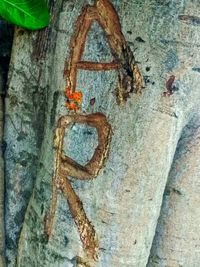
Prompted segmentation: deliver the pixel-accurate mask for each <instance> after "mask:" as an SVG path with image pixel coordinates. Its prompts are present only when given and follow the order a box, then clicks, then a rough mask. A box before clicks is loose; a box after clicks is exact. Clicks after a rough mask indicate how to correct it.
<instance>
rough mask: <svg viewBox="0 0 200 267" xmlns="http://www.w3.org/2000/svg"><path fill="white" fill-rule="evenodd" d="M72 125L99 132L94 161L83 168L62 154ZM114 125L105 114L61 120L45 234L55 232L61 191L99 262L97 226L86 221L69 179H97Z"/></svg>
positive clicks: (88, 250)
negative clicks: (65, 138) (77, 124)
mask: <svg viewBox="0 0 200 267" xmlns="http://www.w3.org/2000/svg"><path fill="white" fill-rule="evenodd" d="M71 123H83V124H87V125H88V126H91V127H95V128H96V129H97V133H98V146H97V148H96V149H95V152H94V155H93V156H92V158H91V160H90V161H89V162H88V163H87V164H86V165H85V166H82V165H80V164H78V163H77V162H75V161H74V160H72V159H71V158H69V157H67V156H66V155H64V153H63V142H64V135H65V130H66V128H67V127H68V126H69V125H70V124H71ZM111 133H112V131H111V126H110V124H109V123H108V121H107V119H106V117H105V115H103V114H102V113H95V114H90V115H78V114H75V115H67V116H62V117H61V118H60V119H59V121H58V127H57V129H56V134H55V140H54V145H55V149H56V156H55V162H54V176H53V190H52V199H51V205H50V210H49V213H48V215H47V216H46V217H45V228H44V231H45V234H46V236H47V238H48V239H49V238H50V237H51V235H52V229H53V224H54V218H55V211H56V206H57V194H58V192H59V191H61V192H62V193H63V195H64V196H65V197H66V199H67V202H68V205H69V209H70V211H71V214H72V217H73V219H74V221H75V223H76V225H77V228H78V231H79V234H80V239H81V241H82V244H83V247H84V249H85V251H86V253H87V255H88V256H90V257H91V258H93V259H94V260H97V258H98V249H99V244H98V240H97V235H96V233H95V229H94V226H93V225H92V223H91V222H90V221H89V219H88V218H87V215H86V213H85V211H84V208H83V204H82V202H81V200H80V199H79V197H78V196H77V194H76V193H75V191H74V189H73V188H72V186H71V184H70V181H69V180H68V178H67V177H68V176H71V177H74V178H76V179H82V180H87V179H94V178H95V177H97V175H98V173H99V171H100V169H101V168H102V166H103V164H104V162H105V160H106V158H107V155H108V149H109V144H110V141H111Z"/></svg>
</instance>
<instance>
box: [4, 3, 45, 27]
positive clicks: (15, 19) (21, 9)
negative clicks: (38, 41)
mask: <svg viewBox="0 0 200 267" xmlns="http://www.w3.org/2000/svg"><path fill="white" fill-rule="evenodd" d="M0 16H2V17H3V18H4V19H5V20H7V21H9V22H11V23H14V24H16V25H18V26H20V27H23V28H26V29H29V30H38V29H41V28H44V27H46V26H47V25H48V24H49V12H48V8H47V5H46V1H45V0H0Z"/></svg>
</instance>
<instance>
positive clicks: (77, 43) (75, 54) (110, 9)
mask: <svg viewBox="0 0 200 267" xmlns="http://www.w3.org/2000/svg"><path fill="white" fill-rule="evenodd" d="M94 21H97V22H98V23H99V25H100V26H101V27H102V28H103V30H104V32H105V34H106V36H107V40H108V43H109V46H110V48H111V52H112V55H113V61H112V62H110V63H106V62H88V61H82V60H81V57H82V54H83V51H84V47H85V42H86V38H87V34H88V31H89V30H90V27H91V24H92V23H93V22H94ZM70 47H71V53H70V59H69V60H68V62H67V61H66V64H65V78H66V82H67V87H69V88H70V90H71V93H73V92H75V91H76V79H77V71H78V69H84V70H91V71H102V70H103V71H107V70H113V69H116V70H118V72H119V75H118V78H119V86H118V91H117V93H116V95H117V101H118V103H122V102H124V101H125V100H126V99H127V98H128V97H129V94H130V93H131V92H135V93H137V92H141V90H142V88H143V79H142V76H141V74H140V71H139V68H138V66H137V64H136V62H135V58H134V56H133V53H132V51H131V49H130V48H129V46H128V45H127V42H126V40H125V38H124V35H123V33H122V31H121V25H120V20H119V17H118V14H117V12H116V10H115V8H114V6H113V5H112V3H111V2H110V1H109V0H96V2H95V4H94V6H90V5H87V6H86V7H85V8H84V9H83V11H82V14H81V15H80V16H79V17H78V20H77V22H76V28H75V33H74V37H73V38H72V40H71V44H70Z"/></svg>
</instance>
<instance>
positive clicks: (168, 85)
mask: <svg viewBox="0 0 200 267" xmlns="http://www.w3.org/2000/svg"><path fill="white" fill-rule="evenodd" d="M175 78H176V77H175V76H174V75H171V76H170V77H169V79H168V80H167V81H166V89H167V91H166V92H164V95H165V96H170V95H172V94H173V83H174V81H175Z"/></svg>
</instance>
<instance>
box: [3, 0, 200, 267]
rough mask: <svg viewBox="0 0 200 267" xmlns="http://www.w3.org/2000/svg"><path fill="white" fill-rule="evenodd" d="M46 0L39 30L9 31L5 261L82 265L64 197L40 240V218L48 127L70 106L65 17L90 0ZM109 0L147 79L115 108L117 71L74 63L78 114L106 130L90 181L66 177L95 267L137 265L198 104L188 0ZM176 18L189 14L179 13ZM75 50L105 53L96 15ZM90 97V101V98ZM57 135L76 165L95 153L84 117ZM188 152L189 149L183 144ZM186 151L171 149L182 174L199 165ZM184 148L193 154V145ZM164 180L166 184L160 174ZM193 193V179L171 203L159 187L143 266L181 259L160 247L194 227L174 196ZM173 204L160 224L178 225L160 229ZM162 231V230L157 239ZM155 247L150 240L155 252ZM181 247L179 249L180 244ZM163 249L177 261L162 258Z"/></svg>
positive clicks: (70, 21)
mask: <svg viewBox="0 0 200 267" xmlns="http://www.w3.org/2000/svg"><path fill="white" fill-rule="evenodd" d="M50 2H51V3H50V5H51V12H52V14H53V17H52V22H51V25H50V27H49V28H48V29H45V30H43V31H40V32H36V33H29V32H26V31H22V30H16V32H15V37H14V45H13V50H12V58H11V64H10V72H9V89H8V95H7V98H6V120H5V140H6V142H7V149H6V153H5V161H6V165H5V171H6V214H5V216H6V238H7V239H6V240H7V250H6V254H7V259H8V266H9V267H14V266H20V267H25V266H26V267H29V266H30V267H33V266H34V267H40V266H41V267H44V266H48V267H49V266H52V267H57V266H59V267H61V266H63V267H64V266H66V267H75V266H83V265H80V264H78V263H77V259H78V257H81V258H84V259H86V260H87V257H86V255H85V253H84V251H83V249H82V244H81V242H80V240H79V235H78V232H77V229H76V226H75V224H74V221H73V218H72V217H71V214H70V212H69V209H68V205H67V201H66V199H65V198H64V197H63V195H62V194H60V196H59V203H58V207H57V213H56V220H55V224H54V231H53V236H52V238H51V239H50V241H49V242H48V243H46V242H45V240H44V216H45V214H46V212H47V210H48V208H49V205H50V199H51V190H52V188H51V185H52V174H53V161H54V150H53V136H54V129H55V127H56V121H57V119H58V118H59V117H60V116H61V115H64V114H67V113H68V111H67V109H66V107H65V106H64V94H63V90H64V88H65V81H64V79H63V69H64V61H65V58H68V57H69V49H70V48H69V44H70V40H71V37H72V35H73V31H74V23H75V21H76V19H77V17H78V16H79V14H80V12H81V9H82V7H83V6H85V4H86V3H87V2H89V1H83V0H81V1H80V0H79V1H78V0H77V1H58V2H56V1H55V2H54V1H50ZM112 3H113V4H114V6H115V8H116V10H117V11H118V14H119V17H120V20H121V24H122V31H123V33H124V35H125V38H126V40H127V42H128V43H129V45H130V47H131V49H132V51H134V55H135V58H136V60H137V61H138V62H139V64H138V65H139V68H140V69H141V72H142V74H143V77H144V79H145V83H146V84H145V88H144V90H143V92H142V94H141V95H136V94H132V96H131V97H130V98H129V99H128V101H127V103H126V104H125V105H124V106H121V107H120V106H118V105H117V103H116V98H115V95H114V93H113V92H114V91H115V89H116V87H117V73H116V72H115V71H108V72H98V73H97V72H89V71H79V75H78V80H77V88H78V89H80V90H81V91H82V92H83V94H84V100H83V107H82V111H83V112H85V113H87V114H88V113H94V112H102V113H104V114H105V115H106V116H107V118H108V121H109V123H110V124H111V125H112V130H113V136H112V142H111V148H110V153H109V157H108V160H107V162H106V164H105V167H104V168H103V169H102V170H101V172H100V174H99V175H98V177H97V178H96V179H95V180H92V181H78V180H74V179H70V180H71V183H72V186H73V188H74V189H75V191H76V193H77V194H78V195H79V197H80V199H81V201H82V202H83V205H84V208H85V211H86V213H87V215H88V217H89V219H90V220H91V222H92V224H93V225H94V226H95V229H96V232H97V234H98V238H99V241H100V247H101V249H100V256H99V260H98V261H97V262H96V263H95V264H94V266H97V267H121V266H124V267H145V266H146V265H147V262H148V258H149V254H150V249H151V245H152V241H153V238H154V234H155V228H156V225H157V220H158V217H159V214H160V208H161V204H162V198H163V193H164V190H165V186H166V183H167V179H168V174H169V172H170V169H171V165H172V162H173V159H174V155H175V151H176V147H177V144H178V141H179V139H180V137H181V134H182V132H183V129H186V128H185V127H186V125H187V124H188V123H189V122H190V121H191V119H192V117H193V116H194V115H195V114H198V113H199V108H198V107H199V104H200V103H199V102H200V90H199V84H200V74H199V64H200V62H199V61H200V57H199V47H200V43H199V25H200V23H199V20H198V16H199V10H200V9H199V2H198V1H170V0H169V1H161V0H146V1H142V0H141V1H135V0H130V1H128V2H127V1H119V0H113V1H112ZM183 15H187V16H190V17H189V18H187V19H185V17H181V16H183ZM83 59H87V60H93V61H110V59H111V55H110V51H109V47H108V44H107V40H106V37H105V35H104V34H103V32H102V29H101V28H100V27H99V26H98V25H97V24H96V23H94V25H93V26H92V28H91V31H90V33H89V36H88V41H87V45H86V47H85V53H84V58H83ZM171 75H174V76H175V82H174V85H173V86H174V87H173V94H172V95H170V96H165V95H164V94H163V92H164V91H166V81H167V80H168V79H169V77H170V76H171ZM93 98H95V100H96V101H95V104H94V105H91V104H90V100H91V99H93ZM65 142H66V144H65V151H66V154H67V155H68V156H70V157H72V158H73V159H75V160H76V161H78V162H80V163H81V164H85V163H86V162H87V161H88V160H89V159H90V157H91V155H92V154H93V151H94V147H95V146H96V144H97V136H96V133H95V132H94V131H92V130H91V129H90V128H88V127H87V126H82V127H80V125H76V124H75V125H73V126H72V127H71V128H70V129H69V131H68V133H67V134H66V138H65ZM194 142H195V141H194ZM196 142H197V143H198V138H197V141H196ZM180 143H181V141H180ZM195 151H196V150H195V147H193V148H192V149H191V151H190V152H191V153H192V154H193V153H195ZM176 155H178V152H177V154H176ZM176 157H178V156H175V159H176ZM189 157H190V156H189V154H188V155H187V153H186V154H184V155H183V157H181V156H180V160H181V161H184V162H188V163H187V164H189V166H188V168H187V166H186V167H185V173H184V172H182V175H183V177H186V176H187V172H190V171H191V172H195V173H196V171H197V172H198V171H199V169H197V168H196V165H195V163H193V161H192V160H191V162H190V161H187V160H188V158H189ZM192 157H193V155H192ZM194 157H195V159H196V160H197V157H198V156H197V154H195V155H194ZM178 160H179V159H178ZM174 164H175V165H176V160H175V163H174ZM175 165H174V166H175ZM173 168H175V169H176V167H173ZM173 168H172V170H171V172H170V176H169V181H170V178H171V177H172V178H173V177H176V175H177V173H176V171H175V174H173ZM179 175H180V174H179ZM185 175H186V176H185ZM193 177H195V181H197V183H198V174H195V175H194V176H193V175H192V176H191V181H192V183H194V180H193ZM173 179H174V180H175V181H176V178H173ZM183 180H184V179H183ZM168 186H169V187H170V188H171V185H170V182H169V185H168ZM173 186H174V185H173ZM180 186H181V188H182V187H184V186H186V188H185V189H184V191H187V190H188V189H189V188H190V184H188V181H185V183H184V181H183V184H181V185H180ZM170 190H171V189H170ZM178 190H179V189H178ZM180 190H181V191H182V190H183V189H180ZM194 190H196V189H195V186H194V187H191V188H190V190H189V191H188V194H189V195H190V197H188V196H186V197H184V199H183V201H182V202H181V203H180V202H179V201H180V198H181V197H182V196H181V197H180V198H178V197H179V196H176V195H175V197H172V198H170V197H169V196H167V195H166V197H165V198H166V200H164V201H165V202H164V203H167V202H169V204H168V205H165V206H164V207H163V211H162V212H163V214H164V215H163V216H164V219H162V217H161V222H160V224H159V225H160V227H161V228H162V230H159V229H158V232H159V233H158V234H157V235H158V238H159V241H157V239H155V242H154V249H152V260H151V259H150V263H149V264H150V265H149V266H151V267H154V266H167V267H176V266H181V264H182V259H181V256H180V254H179V253H178V254H175V255H172V254H170V253H169V250H170V247H169V246H168V243H170V246H174V244H172V243H171V242H174V239H173V237H174V236H178V237H180V236H182V235H183V232H185V231H187V234H185V235H183V238H187V235H188V234H189V233H190V231H192V232H193V233H195V229H197V228H193V227H194V226H193V224H192V220H194V222H195V224H198V220H199V219H198V215H197V214H198V213H197V214H195V215H194V214H193V217H192V219H191V218H188V220H189V219H190V220H191V221H190V223H189V224H188V226H187V227H188V228H184V227H182V228H179V227H178V225H179V223H180V221H181V217H182V211H181V210H180V209H182V207H183V206H182V205H184V201H189V199H190V200H191V201H192V202H191V203H194V202H195V195H194V194H193V193H194V192H193V191H194ZM172 191H173V190H172ZM170 192H171V191H170ZM195 192H196V193H195V194H196V197H197V196H198V195H197V194H198V192H197V191H195ZM175 193H176V192H174V191H173V194H175ZM179 203H180V204H179ZM170 205H172V207H170ZM174 205H177V210H178V211H177V212H176V213H174V216H172V217H171V219H169V222H168V225H169V227H170V231H171V225H174V220H175V225H177V228H174V230H173V231H171V232H170V233H168V232H167V230H165V226H166V222H165V218H166V216H165V213H167V212H168V210H169V209H170V210H172V211H173V210H174V209H175V206H174ZM189 205H192V204H189ZM189 209H190V206H188V210H189ZM196 209H198V207H196ZM188 212H189V211H188ZM198 212H199V211H198ZM187 216H189V215H187ZM167 220H168V219H167ZM163 221H164V222H163ZM163 224H164V226H163ZM168 225H167V227H168ZM195 227H197V225H196V226H195ZM176 232H177V233H176ZM160 235H162V237H163V236H165V237H164V238H163V239H161V240H162V241H160ZM195 238H196V239H195V241H191V246H193V244H194V242H195V245H196V244H197V245H199V243H198V242H199V241H198V240H199V231H198V232H196V236H195ZM165 239H166V241H165ZM178 240H179V239H178ZM190 240H191V239H190ZM165 242H166V243H165ZM176 242H177V239H176ZM160 243H161V246H160ZM158 245H159V248H157V247H158ZM182 245H183V246H184V242H182ZM197 247H198V246H197ZM157 249H160V251H159V253H160V254H159V259H158V260H157V258H158V257H157V255H158V252H157ZM181 251H182V253H185V250H184V249H183V248H181ZM193 252H194V250H193V249H191V250H190V253H191V254H189V255H191V257H190V261H188V262H187V261H185V262H184V263H183V264H182V266H184V267H196V266H198V263H199V261H198V257H195V256H194V254H193ZM166 254H167V255H168V256H165V255H166ZM160 255H161V256H160ZM181 255H182V254H181ZM187 255H188V254H187V253H185V256H184V257H185V259H186V258H187ZM165 257H169V259H168V260H165V259H163V258H165ZM173 257H175V260H176V263H175V264H176V265H175V264H174V263H171V261H170V260H171V258H173ZM154 258H156V260H154ZM167 264H168V265H167ZM170 264H171V265H170ZM173 264H174V265H173ZM178 264H179V265H178ZM90 266H93V265H92V263H91V265H90Z"/></svg>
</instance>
